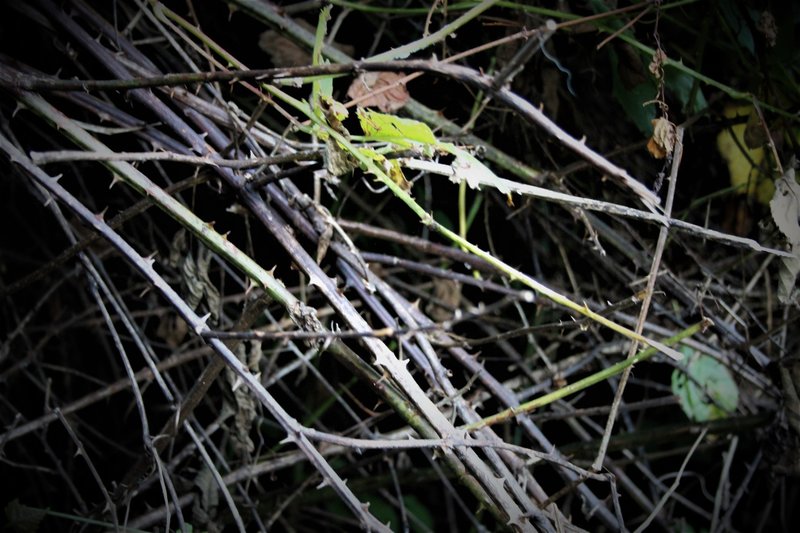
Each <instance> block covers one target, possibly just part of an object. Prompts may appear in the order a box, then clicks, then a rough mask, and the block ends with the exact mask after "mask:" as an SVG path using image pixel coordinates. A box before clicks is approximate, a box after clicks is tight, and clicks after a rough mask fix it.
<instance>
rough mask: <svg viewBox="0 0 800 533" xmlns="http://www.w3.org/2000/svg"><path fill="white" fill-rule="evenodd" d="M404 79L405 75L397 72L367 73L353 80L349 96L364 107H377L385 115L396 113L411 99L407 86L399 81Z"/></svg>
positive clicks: (348, 90)
mask: <svg viewBox="0 0 800 533" xmlns="http://www.w3.org/2000/svg"><path fill="white" fill-rule="evenodd" d="M402 78H403V74H399V73H397V72H365V73H364V74H361V75H360V76H358V77H357V78H356V79H355V80H353V83H351V84H350V88H349V89H347V96H348V97H350V98H351V99H352V100H358V101H359V102H358V103H359V105H361V106H363V107H377V108H378V109H379V110H381V111H383V112H384V113H394V112H395V111H397V110H399V109H401V108H402V107H403V106H404V105H406V102H408V99H409V98H410V95H409V94H408V89H406V86H405V84H403V83H400V81H399V80H401V79H402ZM362 98H364V99H363V100H362Z"/></svg>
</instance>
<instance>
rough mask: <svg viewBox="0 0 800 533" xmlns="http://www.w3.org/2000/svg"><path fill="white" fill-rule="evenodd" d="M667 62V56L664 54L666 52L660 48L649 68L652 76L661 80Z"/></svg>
mask: <svg viewBox="0 0 800 533" xmlns="http://www.w3.org/2000/svg"><path fill="white" fill-rule="evenodd" d="M666 60H667V54H665V53H664V50H662V49H661V48H659V49H658V50H656V51H655V53H654V54H653V59H651V60H650V65H648V66H647V68H648V70H649V71H650V74H652V75H653V76H654V77H655V78H656V79H657V80H658V79H661V76H663V75H664V61H666Z"/></svg>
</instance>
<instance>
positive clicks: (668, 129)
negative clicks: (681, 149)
mask: <svg viewBox="0 0 800 533" xmlns="http://www.w3.org/2000/svg"><path fill="white" fill-rule="evenodd" d="M651 123H652V124H653V136H652V137H650V140H649V141H648V142H647V151H648V152H650V155H652V156H653V157H655V158H656V159H664V158H665V157H666V156H668V155H670V154H671V153H672V151H673V150H674V149H675V124H673V123H672V122H670V121H669V120H667V119H665V118H664V117H659V118H657V119H655V120H652V121H651Z"/></svg>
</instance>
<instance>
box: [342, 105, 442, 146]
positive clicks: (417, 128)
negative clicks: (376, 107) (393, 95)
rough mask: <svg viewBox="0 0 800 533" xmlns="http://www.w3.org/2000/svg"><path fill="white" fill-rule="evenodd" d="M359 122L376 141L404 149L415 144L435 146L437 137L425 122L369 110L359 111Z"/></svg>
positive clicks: (365, 132) (367, 134)
mask: <svg viewBox="0 0 800 533" xmlns="http://www.w3.org/2000/svg"><path fill="white" fill-rule="evenodd" d="M357 114H358V120H359V122H360V123H361V129H362V130H363V131H364V135H366V136H367V137H368V138H370V139H372V140H376V141H386V142H390V143H393V144H397V145H400V146H403V147H409V146H412V145H413V144H414V143H420V144H427V145H430V144H435V143H436V142H437V141H436V136H435V135H434V134H433V132H432V131H431V129H430V128H429V127H428V125H427V124H425V123H424V122H420V121H418V120H412V119H409V118H401V117H396V116H394V115H387V114H385V113H378V112H377V111H370V110H369V109H363V108H359V109H358V112H357Z"/></svg>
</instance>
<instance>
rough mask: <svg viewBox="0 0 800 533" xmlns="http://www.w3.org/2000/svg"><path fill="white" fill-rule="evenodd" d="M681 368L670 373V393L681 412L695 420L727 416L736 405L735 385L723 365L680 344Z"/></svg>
mask: <svg viewBox="0 0 800 533" xmlns="http://www.w3.org/2000/svg"><path fill="white" fill-rule="evenodd" d="M681 352H683V354H684V355H685V356H686V358H685V361H687V365H686V369H685V371H684V370H683V369H675V370H674V371H673V372H672V392H673V393H674V394H675V395H676V396H678V398H679V399H680V403H681V408H682V409H683V412H684V413H686V416H688V417H689V418H690V419H692V420H694V421H695V422H706V421H709V420H716V419H719V418H726V417H728V416H730V415H731V414H732V413H733V412H734V411H736V407H737V406H738V405H739V388H738V387H737V386H736V382H735V381H734V380H733V377H732V376H731V374H730V372H729V371H728V369H727V367H725V365H723V364H721V363H720V362H719V361H717V360H716V359H714V358H713V357H710V356H708V355H705V354H702V353H699V352H695V351H694V350H692V349H691V348H688V347H683V348H681Z"/></svg>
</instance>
